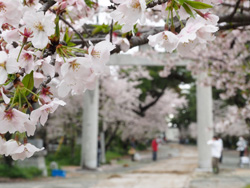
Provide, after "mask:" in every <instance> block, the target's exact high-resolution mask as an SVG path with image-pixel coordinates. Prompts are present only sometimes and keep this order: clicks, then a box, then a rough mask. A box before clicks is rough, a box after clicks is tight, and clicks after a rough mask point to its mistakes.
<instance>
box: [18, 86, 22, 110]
mask: <svg viewBox="0 0 250 188" xmlns="http://www.w3.org/2000/svg"><path fill="white" fill-rule="evenodd" d="M18 98H19V108H22V97H21V91H20V90H19V93H18Z"/></svg>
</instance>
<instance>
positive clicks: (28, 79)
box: [22, 71, 34, 96]
mask: <svg viewBox="0 0 250 188" xmlns="http://www.w3.org/2000/svg"><path fill="white" fill-rule="evenodd" d="M22 83H23V85H24V87H25V88H27V89H29V90H31V91H32V90H33V88H34V77H33V71H32V72H31V73H30V74H26V75H25V76H24V78H23V80H22ZM29 93H30V92H29V91H26V90H25V92H24V95H25V96H27V95H28V94H29Z"/></svg>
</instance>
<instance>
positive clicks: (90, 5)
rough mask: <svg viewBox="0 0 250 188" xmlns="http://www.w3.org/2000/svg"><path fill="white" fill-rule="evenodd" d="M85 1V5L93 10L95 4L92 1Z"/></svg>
mask: <svg viewBox="0 0 250 188" xmlns="http://www.w3.org/2000/svg"><path fill="white" fill-rule="evenodd" d="M84 1H85V3H86V5H87V6H88V7H90V8H92V5H93V4H95V3H94V2H93V1H91V0H84Z"/></svg>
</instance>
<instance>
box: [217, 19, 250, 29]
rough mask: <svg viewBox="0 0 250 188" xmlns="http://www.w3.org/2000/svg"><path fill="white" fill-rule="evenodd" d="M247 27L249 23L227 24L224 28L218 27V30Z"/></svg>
mask: <svg viewBox="0 0 250 188" xmlns="http://www.w3.org/2000/svg"><path fill="white" fill-rule="evenodd" d="M249 25H250V21H249V22H243V23H235V24H227V25H224V26H219V28H220V30H228V29H236V28H238V27H243V26H249Z"/></svg>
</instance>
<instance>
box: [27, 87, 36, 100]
mask: <svg viewBox="0 0 250 188" xmlns="http://www.w3.org/2000/svg"><path fill="white" fill-rule="evenodd" d="M24 89H25V90H26V91H28V92H30V93H32V94H33V95H35V96H36V97H37V98H39V96H38V95H37V94H36V93H34V92H33V91H31V90H30V89H28V88H26V87H24Z"/></svg>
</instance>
